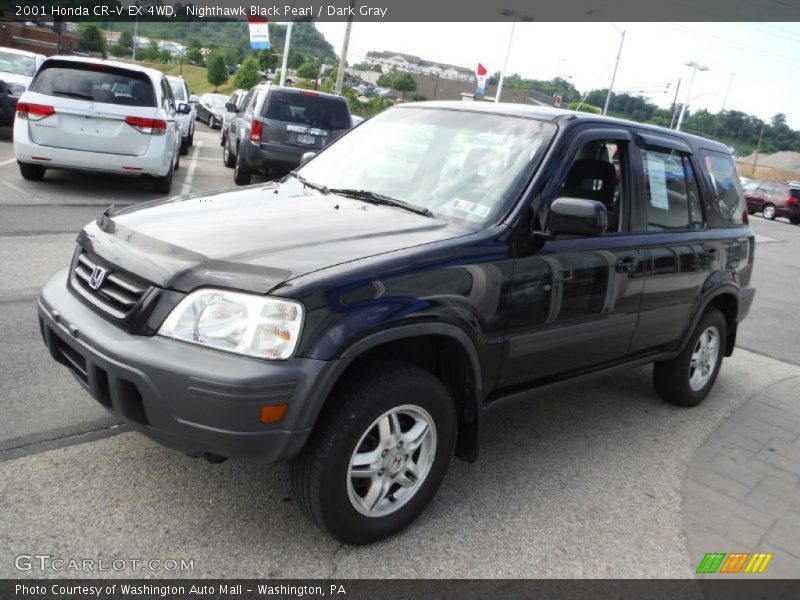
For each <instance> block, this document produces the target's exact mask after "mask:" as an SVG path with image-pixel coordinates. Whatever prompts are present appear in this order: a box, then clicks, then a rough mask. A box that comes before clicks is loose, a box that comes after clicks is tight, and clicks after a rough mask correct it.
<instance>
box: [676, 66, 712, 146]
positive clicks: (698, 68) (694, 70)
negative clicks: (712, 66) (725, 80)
mask: <svg viewBox="0 0 800 600" xmlns="http://www.w3.org/2000/svg"><path fill="white" fill-rule="evenodd" d="M686 66H687V67H692V76H691V77H690V78H689V88H688V89H687V90H686V99H685V100H684V101H683V105H682V106H681V114H680V116H679V117H678V124H677V125H675V131H680V130H681V123H683V117H684V116H685V115H686V105H687V104H689V98H691V97H692V85H694V76H695V75H696V74H697V71H708V67H707V66H705V65H701V64H698V63H696V62H694V61H693V60H691V61H689V62H688V63H686Z"/></svg>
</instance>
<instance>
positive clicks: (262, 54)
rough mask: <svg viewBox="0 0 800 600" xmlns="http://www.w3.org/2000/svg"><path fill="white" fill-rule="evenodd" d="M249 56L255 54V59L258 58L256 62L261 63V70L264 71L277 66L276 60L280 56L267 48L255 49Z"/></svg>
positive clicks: (271, 69)
mask: <svg viewBox="0 0 800 600" xmlns="http://www.w3.org/2000/svg"><path fill="white" fill-rule="evenodd" d="M251 56H255V57H256V59H258V64H259V65H261V70H262V71H264V72H267V71H273V70H275V69H276V68H278V60H279V59H280V57H279V56H278V55H277V54H273V53H272V52H271V51H269V50H256V51H255V52H253V54H251ZM228 64H231V63H228Z"/></svg>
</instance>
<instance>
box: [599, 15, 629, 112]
mask: <svg viewBox="0 0 800 600" xmlns="http://www.w3.org/2000/svg"><path fill="white" fill-rule="evenodd" d="M612 25H614V24H613V23H612ZM614 27H616V25H614ZM624 43H625V30H624V29H623V30H622V32H621V33H620V40H619V51H618V52H617V61H616V62H615V63H614V73H613V74H612V75H611V85H610V86H609V87H608V94H606V105H605V106H604V107H603V114H604V115H605V114H607V113H608V105H609V104H610V103H611V91H612V90H613V89H614V81H615V80H616V79H617V69H618V68H619V57H620V56H622V45H623V44H624Z"/></svg>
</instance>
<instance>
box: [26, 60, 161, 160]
mask: <svg viewBox="0 0 800 600" xmlns="http://www.w3.org/2000/svg"><path fill="white" fill-rule="evenodd" d="M26 99H27V102H29V103H35V104H42V105H46V106H52V107H53V108H54V109H55V114H52V115H51V116H50V117H48V118H46V119H42V120H38V121H29V122H28V127H29V130H30V136H31V140H32V141H33V142H34V143H36V144H39V145H42V146H50V147H53V148H64V149H68V150H83V151H87V152H101V153H104V154H118V155H124V156H140V155H143V154H145V153H146V152H147V149H148V147H149V145H150V136H149V135H143V134H142V133H141V132H140V131H139V130H137V129H136V128H134V127H133V126H131V125H130V124H129V123H128V122H126V119H127V120H128V121H133V122H139V121H136V119H150V120H151V119H155V118H156V117H157V115H158V107H157V104H156V103H157V94H156V91H155V89H154V87H153V83H152V81H151V80H150V77H149V76H148V75H147V74H145V73H141V72H138V71H133V70H128V69H123V68H118V67H112V66H108V65H104V64H102V63H87V62H77V61H64V60H48V61H46V62H45V63H44V65H42V68H41V70H40V71H39V73H38V74H37V75H36V78H35V79H34V81H33V83H32V85H31V90H30V92H29V94H28V95H27V96H26Z"/></svg>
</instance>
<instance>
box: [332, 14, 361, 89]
mask: <svg viewBox="0 0 800 600" xmlns="http://www.w3.org/2000/svg"><path fill="white" fill-rule="evenodd" d="M355 4H356V0H350V13H351V16H350V17H348V18H347V25H346V26H345V29H344V41H343V42H342V54H341V55H340V56H339V72H338V73H336V86H335V87H334V88H333V91H334V93H336V94H339V95H341V94H342V85H344V70H345V69H346V68H347V46H349V45H350V29H352V27H353V17H352V13H353V12H354V11H353V8H355Z"/></svg>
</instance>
